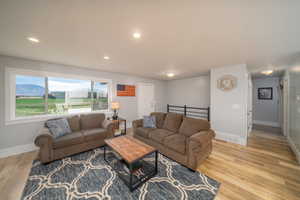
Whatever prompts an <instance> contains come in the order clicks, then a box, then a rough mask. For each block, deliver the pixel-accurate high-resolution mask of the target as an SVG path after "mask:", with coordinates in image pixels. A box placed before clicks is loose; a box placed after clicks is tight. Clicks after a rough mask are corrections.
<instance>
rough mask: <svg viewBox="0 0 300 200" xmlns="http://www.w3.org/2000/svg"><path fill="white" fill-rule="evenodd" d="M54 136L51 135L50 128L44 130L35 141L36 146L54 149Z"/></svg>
mask: <svg viewBox="0 0 300 200" xmlns="http://www.w3.org/2000/svg"><path fill="white" fill-rule="evenodd" d="M53 140H54V139H53V136H52V135H51V133H50V131H49V129H48V128H43V129H42V130H41V132H40V135H38V136H37V137H36V138H35V140H34V144H35V145H36V146H38V147H42V146H49V147H52V145H53Z"/></svg>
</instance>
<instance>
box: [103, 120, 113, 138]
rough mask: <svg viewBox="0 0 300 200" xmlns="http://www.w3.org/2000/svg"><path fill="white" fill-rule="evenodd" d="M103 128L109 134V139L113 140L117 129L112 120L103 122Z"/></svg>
mask: <svg viewBox="0 0 300 200" xmlns="http://www.w3.org/2000/svg"><path fill="white" fill-rule="evenodd" d="M102 127H103V128H105V129H106V130H107V132H108V135H107V138H112V137H114V131H115V130H114V128H115V125H114V123H113V122H112V121H110V120H106V119H105V120H104V121H103V122H102Z"/></svg>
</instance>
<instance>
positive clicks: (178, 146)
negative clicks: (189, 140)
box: [164, 134, 186, 154]
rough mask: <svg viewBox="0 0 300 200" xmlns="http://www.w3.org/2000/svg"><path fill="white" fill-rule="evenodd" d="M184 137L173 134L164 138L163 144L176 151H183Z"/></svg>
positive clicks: (182, 152)
mask: <svg viewBox="0 0 300 200" xmlns="http://www.w3.org/2000/svg"><path fill="white" fill-rule="evenodd" d="M185 144H186V137H185V136H184V135H181V134H173V135H170V136H167V137H166V138H165V139H164V145H165V146H166V147H168V148H170V149H172V150H174V151H177V152H178V153H181V154H184V153H185Z"/></svg>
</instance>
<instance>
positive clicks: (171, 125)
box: [163, 113, 183, 132]
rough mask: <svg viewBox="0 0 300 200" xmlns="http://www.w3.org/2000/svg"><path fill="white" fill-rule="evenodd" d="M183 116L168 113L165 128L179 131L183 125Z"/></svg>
mask: <svg viewBox="0 0 300 200" xmlns="http://www.w3.org/2000/svg"><path fill="white" fill-rule="evenodd" d="M182 117H183V115H182V114H177V113H168V114H167V116H166V119H165V122H164V126H163V128H164V129H167V130H169V131H173V132H177V131H178V129H179V127H180V125H181V122H182Z"/></svg>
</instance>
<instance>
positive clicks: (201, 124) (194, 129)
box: [179, 117, 210, 137]
mask: <svg viewBox="0 0 300 200" xmlns="http://www.w3.org/2000/svg"><path fill="white" fill-rule="evenodd" d="M209 129H210V124H209V122H208V121H207V120H204V119H195V118H190V117H184V118H183V122H182V124H181V126H180V129H179V133H180V134H183V135H185V136H187V137H189V136H191V135H194V134H195V133H198V132H200V131H206V130H209Z"/></svg>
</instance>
